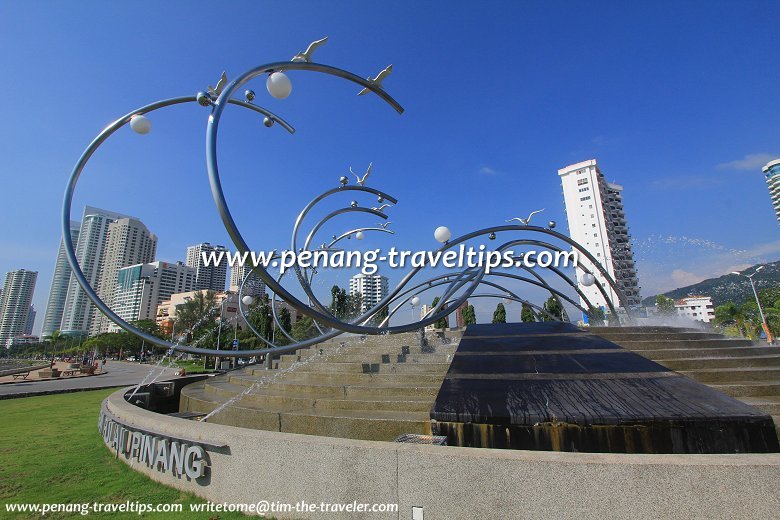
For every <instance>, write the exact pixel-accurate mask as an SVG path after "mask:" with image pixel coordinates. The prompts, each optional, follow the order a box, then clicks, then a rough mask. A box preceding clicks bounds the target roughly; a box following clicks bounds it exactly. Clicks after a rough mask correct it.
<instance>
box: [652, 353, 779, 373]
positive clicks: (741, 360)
mask: <svg viewBox="0 0 780 520" xmlns="http://www.w3.org/2000/svg"><path fill="white" fill-rule="evenodd" d="M655 361H656V362H658V363H660V364H662V365H663V366H665V367H667V368H671V369H672V370H678V371H679V370H692V369H710V368H751V367H752V368H759V367H768V368H772V367H780V355H773V356H745V357H732V358H729V357H697V358H692V359H691V358H689V359H656V360H655Z"/></svg>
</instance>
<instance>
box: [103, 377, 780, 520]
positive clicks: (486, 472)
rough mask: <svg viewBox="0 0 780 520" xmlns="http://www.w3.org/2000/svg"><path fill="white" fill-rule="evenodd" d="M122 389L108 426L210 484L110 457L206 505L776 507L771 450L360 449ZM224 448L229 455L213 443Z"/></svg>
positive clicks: (496, 509) (778, 479)
mask: <svg viewBox="0 0 780 520" xmlns="http://www.w3.org/2000/svg"><path fill="white" fill-rule="evenodd" d="M124 393H125V390H121V391H118V392H116V393H114V394H112V395H111V396H109V397H108V398H107V399H106V400H105V401H104V403H103V411H104V412H106V413H107V414H109V415H110V416H113V417H111V418H112V419H114V420H115V421H116V422H117V423H120V424H123V425H125V426H126V427H128V428H130V429H134V430H138V431H146V432H153V433H155V434H158V435H159V436H168V437H169V438H173V439H176V438H180V439H187V440H188V441H187V442H202V443H205V444H208V445H209V446H212V447H208V446H207V447H206V451H207V453H208V458H209V459H210V460H209V464H210V468H209V471H208V473H207V476H206V477H202V478H199V479H189V478H188V477H186V476H184V477H178V476H176V475H174V474H171V473H170V472H159V471H157V470H156V469H152V468H149V467H147V466H146V465H145V464H140V463H139V462H138V461H137V460H135V459H133V458H126V457H125V456H123V455H119V458H120V459H121V460H123V461H124V462H126V463H128V464H129V465H130V466H132V467H133V468H134V469H136V470H138V471H140V472H142V473H145V474H147V475H149V476H150V477H151V478H153V479H154V480H157V481H159V482H162V483H164V484H167V485H170V486H173V487H176V488H179V489H182V490H186V491H190V492H192V493H195V494H196V495H199V496H201V497H203V498H204V499H207V500H210V501H212V502H219V503H222V502H228V503H245V504H249V503H256V502H257V501H259V500H268V501H270V502H281V503H291V504H295V503H297V502H299V501H302V500H305V501H306V502H308V503H320V502H328V503H352V502H353V501H357V502H359V503H397V504H398V512H397V513H371V514H366V513H355V514H347V513H344V514H343V515H340V516H338V517H339V518H376V519H384V518H388V519H389V518H392V519H411V518H412V507H413V506H418V507H423V511H424V518H425V520H432V519H448V520H456V519H461V518H462V519H468V520H473V519H474V518H547V517H550V518H553V517H555V518H560V517H564V518H569V517H585V518H596V517H601V518H614V517H629V516H631V517H637V518H659V517H661V518H668V517H676V518H759V517H767V518H770V517H774V516H775V515H776V514H777V511H778V510H780V454H748V455H623V454H586V453H559V452H532V451H511V450H492V449H476V448H457V447H444V446H421V445H410V444H396V443H387V442H374V441H357V440H350V439H338V438H330V437H315V436H309V435H298V434H289V433H279V432H268V431H261V430H249V429H244V428H236V427H232V426H223V425H218V424H208V423H199V422H193V421H188V420H184V419H178V418H173V417H169V416H165V415H159V414H155V413H152V412H149V411H147V410H143V409H141V408H138V407H135V406H133V405H130V404H129V403H127V402H126V401H125V400H124V399H123V394H124ZM221 445H226V446H227V447H226V448H219V447H213V446H221ZM268 515H269V516H276V517H277V518H317V519H322V518H332V517H336V516H334V515H332V514H323V513H320V512H315V513H308V514H307V513H287V514H285V513H268Z"/></svg>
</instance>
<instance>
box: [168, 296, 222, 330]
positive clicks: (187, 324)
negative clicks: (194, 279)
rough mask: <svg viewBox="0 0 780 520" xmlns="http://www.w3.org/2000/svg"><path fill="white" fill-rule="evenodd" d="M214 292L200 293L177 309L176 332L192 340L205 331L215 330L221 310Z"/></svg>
mask: <svg viewBox="0 0 780 520" xmlns="http://www.w3.org/2000/svg"><path fill="white" fill-rule="evenodd" d="M216 296H217V295H216V293H215V292H214V291H198V292H196V293H195V295H194V296H193V297H192V299H191V300H189V301H187V302H185V303H183V304H182V305H179V306H178V307H176V330H179V331H182V333H183V334H184V333H186V334H187V336H188V338H187V339H188V340H192V339H194V338H195V337H197V336H200V335H201V333H202V332H203V331H205V330H208V329H211V328H213V325H214V323H215V322H216V316H215V314H216V312H217V310H218V309H219V304H217V298H216Z"/></svg>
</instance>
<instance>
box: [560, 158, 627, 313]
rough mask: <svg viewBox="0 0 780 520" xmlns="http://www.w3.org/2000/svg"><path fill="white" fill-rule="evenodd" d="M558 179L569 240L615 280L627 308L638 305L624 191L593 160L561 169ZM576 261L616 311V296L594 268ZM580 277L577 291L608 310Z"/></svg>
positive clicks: (582, 260) (597, 291)
mask: <svg viewBox="0 0 780 520" xmlns="http://www.w3.org/2000/svg"><path fill="white" fill-rule="evenodd" d="M558 175H559V176H560V178H561V184H562V185H563V197H564V202H565V204H566V218H567V220H568V223H569V236H570V237H571V238H572V239H573V240H574V241H576V242H578V243H579V244H580V245H582V246H583V247H584V248H585V249H586V250H588V252H589V253H591V254H592V255H593V256H594V257H596V260H597V261H598V262H599V263H601V265H602V266H603V267H604V268H605V270H606V271H607V273H609V275H610V276H611V277H612V278H613V279H614V280H615V282H616V284H617V286H618V287H619V288H620V289H621V291H622V292H623V294H624V295H625V297H626V300H627V303H628V305H639V304H640V303H641V299H640V297H639V281H638V279H637V272H636V267H635V266H634V253H633V251H632V249H631V236H630V235H629V233H628V225H627V223H626V216H625V213H624V211H623V187H622V186H620V185H619V184H612V183H608V182H607V181H606V179H605V178H604V175H603V174H602V173H601V171H600V170H599V167H598V164H597V163H596V160H595V159H592V160H590V161H584V162H580V163H577V164H572V165H570V166H566V167H565V168H561V169H560V170H558ZM579 261H580V264H581V265H583V266H586V267H588V269H590V270H591V271H592V272H594V274H596V279H597V280H598V282H599V284H601V285H602V286H603V287H604V289H605V292H606V293H607V296H608V297H609V300H610V301H611V302H612V304H613V305H614V306H615V307H616V308H617V307H619V306H620V302H619V300H618V297H617V294H616V293H615V291H614V290H612V288H610V287H609V285H608V284H607V283H606V281H605V280H604V278H603V277H602V276H601V275H599V274H597V272H596V271H595V269H594V268H593V265H592V264H591V263H590V262H588V260H587V259H586V258H583V257H582V255H580V257H579ZM582 274H583V271H581V270H579V269H578V270H577V278H578V285H579V288H580V290H582V292H583V294H585V296H587V297H588V299H589V300H590V301H591V302H592V303H593V305H594V306H596V307H604V308H607V301H606V300H605V298H604V296H603V295H602V294H601V292H600V291H599V289H598V287H597V286H596V285H595V284H594V285H591V286H585V285H584V284H582V282H581V278H582ZM582 303H583V304H584V302H582Z"/></svg>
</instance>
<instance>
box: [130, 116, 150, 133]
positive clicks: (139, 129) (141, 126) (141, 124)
mask: <svg viewBox="0 0 780 520" xmlns="http://www.w3.org/2000/svg"><path fill="white" fill-rule="evenodd" d="M130 128H132V129H133V131H134V132H135V133H137V134H141V135H144V134H148V133H149V132H150V131H151V129H152V122H151V121H149V120H148V119H147V118H145V117H144V116H141V115H137V116H133V117H131V118H130Z"/></svg>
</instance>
